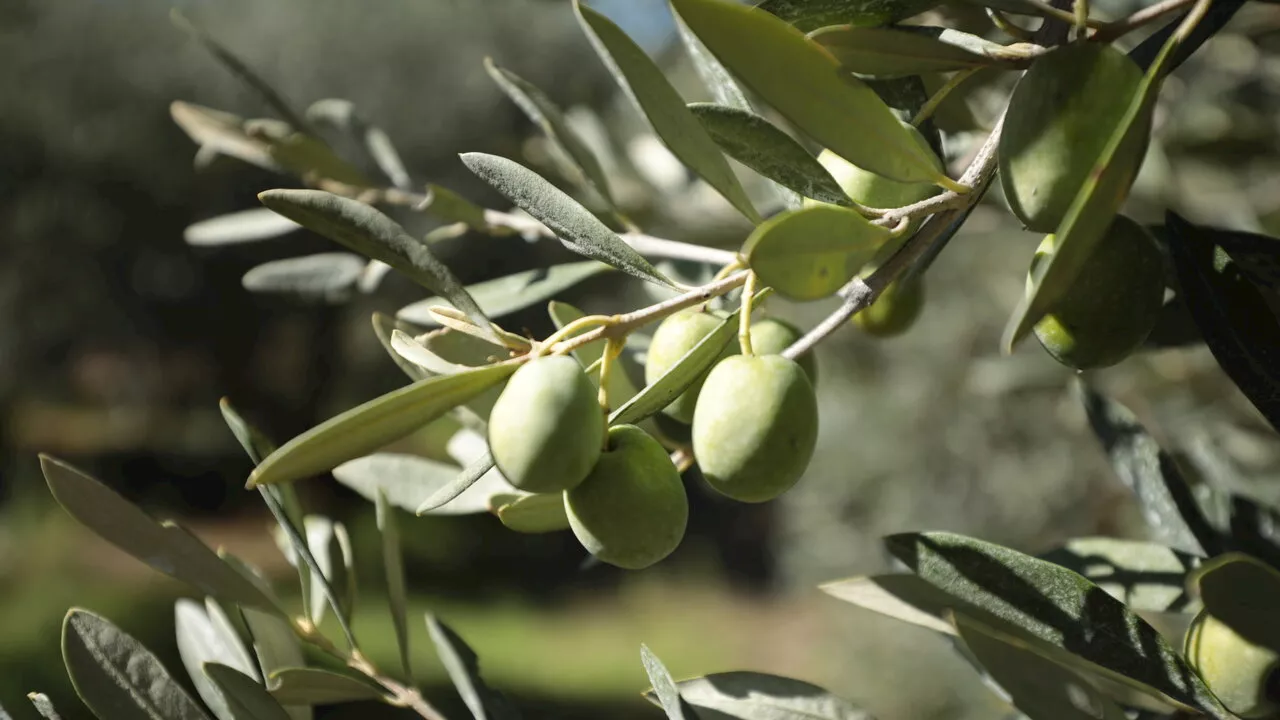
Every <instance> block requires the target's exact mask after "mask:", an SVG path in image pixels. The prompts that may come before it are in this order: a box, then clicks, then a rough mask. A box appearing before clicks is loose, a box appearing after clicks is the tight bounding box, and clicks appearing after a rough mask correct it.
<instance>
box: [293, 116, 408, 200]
mask: <svg viewBox="0 0 1280 720" xmlns="http://www.w3.org/2000/svg"><path fill="white" fill-rule="evenodd" d="M307 120H309V121H311V122H312V123H316V124H324V125H328V126H330V127H333V128H335V129H337V130H339V131H340V132H342V133H343V134H345V135H346V136H347V137H348V138H350V139H351V140H354V141H355V143H356V144H357V145H359V146H360V148H361V149H362V150H363V151H364V153H365V154H366V155H368V156H369V158H370V159H371V160H373V162H374V164H375V165H377V166H378V169H379V170H381V171H382V174H383V175H385V176H386V177H387V179H388V180H390V181H391V184H392V185H394V186H395V187H397V188H400V189H401V190H408V189H409V187H410V185H411V184H412V180H411V179H410V178H409V172H408V171H407V170H405V167H404V162H403V161H402V160H401V159H400V153H398V152H396V148H395V145H394V144H393V143H392V142H391V138H390V136H388V135H387V133H386V132H385V131H383V129H382V128H380V127H378V126H377V125H374V124H372V123H370V122H369V121H368V120H366V119H365V117H364V116H363V115H361V114H360V113H359V112H358V111H357V110H356V106H355V104H354V103H352V102H351V101H349V100H343V99H340V98H326V99H324V100H317V101H316V102H314V103H312V104H311V106H310V107H308V108H307Z"/></svg>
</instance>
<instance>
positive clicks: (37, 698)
mask: <svg viewBox="0 0 1280 720" xmlns="http://www.w3.org/2000/svg"><path fill="white" fill-rule="evenodd" d="M27 699H28V700H30V701H31V704H32V705H34V706H35V707H36V712H38V713H40V717H42V718H44V719H45V720H62V716H61V715H59V714H58V711H57V710H56V709H54V707H53V701H51V700H49V696H48V695H45V694H44V693H38V692H33V693H27ZM0 720H10V718H9V714H8V713H6V712H5V711H4V708H2V707H0Z"/></svg>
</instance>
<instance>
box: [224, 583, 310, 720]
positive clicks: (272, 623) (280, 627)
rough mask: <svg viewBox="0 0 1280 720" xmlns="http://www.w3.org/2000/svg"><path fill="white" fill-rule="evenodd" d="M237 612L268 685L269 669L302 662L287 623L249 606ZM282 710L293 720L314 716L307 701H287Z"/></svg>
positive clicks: (298, 648) (302, 719) (295, 637)
mask: <svg viewBox="0 0 1280 720" xmlns="http://www.w3.org/2000/svg"><path fill="white" fill-rule="evenodd" d="M241 613H242V614H243V615H244V621H245V624H246V625H248V626H249V635H250V637H251V638H252V640H253V651H254V654H255V655H256V656H257V658H258V667H259V669H260V670H261V671H262V676H263V677H264V678H266V679H267V680H266V683H267V685H268V686H271V685H272V680H271V673H273V672H275V671H277V670H279V669H281V668H288V667H300V666H302V665H303V664H305V661H304V658H303V655H302V646H301V644H299V642H298V636H297V635H296V634H295V633H294V631H293V628H292V627H291V626H290V625H289V623H287V622H285V621H284V620H282V619H280V618H279V617H277V616H275V615H268V614H266V613H264V612H261V611H259V610H255V609H253V608H241ZM285 712H287V713H288V714H289V717H291V718H293V720H311V718H312V717H313V716H314V713H313V712H312V710H311V706H310V705H287V706H285Z"/></svg>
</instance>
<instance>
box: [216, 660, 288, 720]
mask: <svg viewBox="0 0 1280 720" xmlns="http://www.w3.org/2000/svg"><path fill="white" fill-rule="evenodd" d="M204 675H205V677H207V678H208V680H209V682H210V683H211V684H212V685H213V686H214V687H216V688H217V689H218V692H219V693H220V694H221V696H222V697H224V698H226V703H227V716H226V717H228V718H230V719H231V720H290V717H289V713H287V712H285V709H284V708H283V707H281V706H280V703H279V702H278V701H277V700H276V699H275V698H273V697H271V694H270V693H269V692H267V689H266V688H265V687H263V686H262V685H261V684H259V683H258V681H257V680H254V679H253V678H251V677H249V676H248V675H245V674H244V673H243V672H240V671H239V670H237V669H236V668H232V667H228V666H226V665H223V664H221V663H216V662H211V663H207V664H206V665H205V666H204ZM220 717H221V716H220Z"/></svg>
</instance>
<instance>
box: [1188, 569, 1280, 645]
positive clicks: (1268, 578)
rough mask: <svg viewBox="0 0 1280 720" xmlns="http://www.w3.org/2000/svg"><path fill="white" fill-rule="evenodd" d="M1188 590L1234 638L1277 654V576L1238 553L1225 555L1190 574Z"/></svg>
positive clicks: (1279, 632) (1279, 628)
mask: <svg viewBox="0 0 1280 720" xmlns="http://www.w3.org/2000/svg"><path fill="white" fill-rule="evenodd" d="M1188 586H1189V587H1190V588H1191V589H1192V591H1193V592H1195V593H1196V594H1197V595H1199V597H1200V599H1201V600H1202V601H1203V602H1204V609H1205V612H1207V613H1208V614H1210V615H1212V616H1213V617H1214V618H1215V619H1216V620H1219V621H1220V622H1222V623H1223V624H1224V625H1227V626H1228V627H1230V628H1231V629H1232V630H1233V631H1234V632H1235V633H1236V634H1237V635H1239V636H1240V637H1242V638H1244V639H1245V640H1248V641H1249V642H1251V643H1253V644H1255V645H1260V646H1262V647H1266V648H1271V649H1273V650H1277V651H1280V625H1277V624H1276V607H1277V606H1278V605H1280V572H1277V571H1276V570H1275V568H1272V567H1270V566H1268V565H1266V564H1265V563H1262V562H1260V561H1258V560H1256V559H1254V558H1251V557H1249V556H1248V555H1244V554H1241V553H1228V554H1226V555H1222V556H1220V557H1216V558H1214V559H1212V560H1209V561H1207V562H1205V564H1204V566H1203V567H1201V568H1199V569H1198V570H1196V571H1195V572H1194V573H1192V575H1191V578H1190V579H1189V580H1188Z"/></svg>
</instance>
